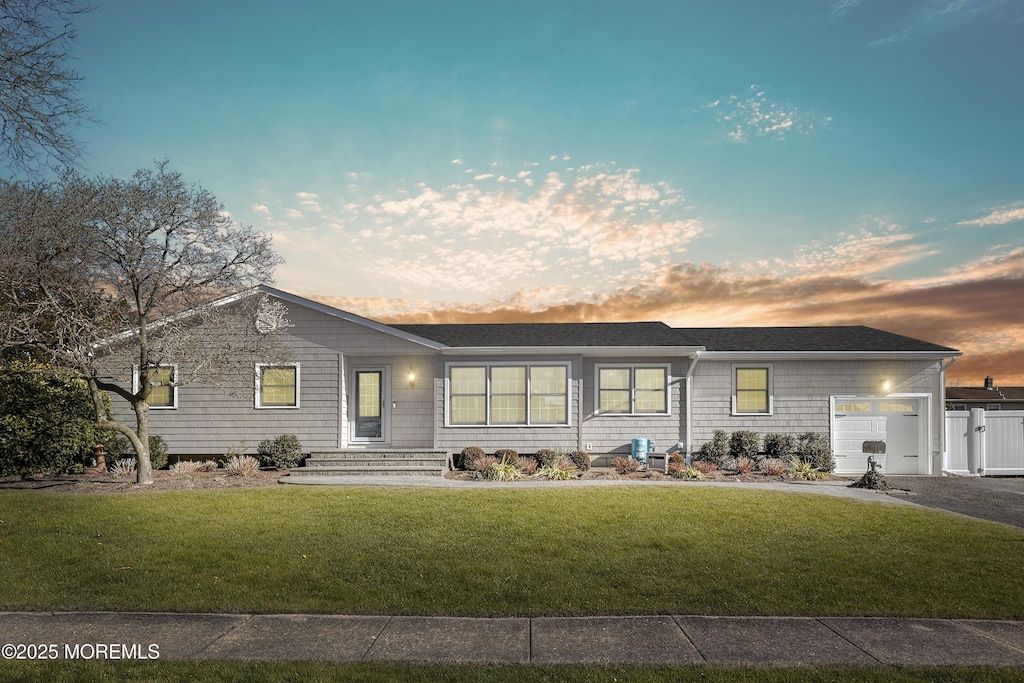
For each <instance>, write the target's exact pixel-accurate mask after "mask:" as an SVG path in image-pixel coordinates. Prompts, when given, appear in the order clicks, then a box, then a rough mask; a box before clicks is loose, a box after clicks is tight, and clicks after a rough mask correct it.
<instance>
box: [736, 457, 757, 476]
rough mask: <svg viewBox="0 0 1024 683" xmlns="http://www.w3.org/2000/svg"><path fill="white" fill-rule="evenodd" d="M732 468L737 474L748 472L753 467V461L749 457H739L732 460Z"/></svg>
mask: <svg viewBox="0 0 1024 683" xmlns="http://www.w3.org/2000/svg"><path fill="white" fill-rule="evenodd" d="M732 469H734V470H736V472H737V473H738V474H749V473H750V470H752V469H754V461H753V460H751V459H750V458H745V457H739V458H736V459H735V460H733V461H732Z"/></svg>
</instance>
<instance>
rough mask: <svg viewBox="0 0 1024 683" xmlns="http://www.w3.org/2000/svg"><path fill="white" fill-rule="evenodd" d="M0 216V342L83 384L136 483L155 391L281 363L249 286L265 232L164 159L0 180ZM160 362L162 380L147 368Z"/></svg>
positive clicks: (270, 325)
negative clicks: (58, 177)
mask: <svg viewBox="0 0 1024 683" xmlns="http://www.w3.org/2000/svg"><path fill="white" fill-rule="evenodd" d="M0 220H2V221H3V223H0V325H2V326H3V327H4V329H5V332H4V334H3V337H0V346H2V347H3V348H4V349H5V350H6V352H7V353H8V354H11V353H21V354H27V353H31V354H34V355H35V356H36V357H41V358H43V359H45V360H46V361H48V362H50V363H51V364H53V365H54V366H55V367H60V368H63V369H65V370H71V371H73V372H75V373H76V374H78V375H79V376H80V377H82V378H84V379H86V380H87V381H88V383H89V386H90V388H91V389H92V394H93V399H94V403H95V407H96V420H97V426H98V427H100V428H102V429H113V430H116V431H118V432H120V433H121V434H123V435H124V436H125V437H127V438H128V440H129V441H130V442H131V443H132V446H133V447H134V448H135V452H136V453H137V454H138V459H139V462H138V467H137V473H138V474H137V476H138V482H139V483H141V484H148V483H151V482H152V468H151V463H150V459H149V398H150V395H151V393H152V391H153V388H154V387H155V386H158V385H160V384H165V385H172V386H180V385H183V384H187V383H191V382H199V381H202V382H206V383H210V384H215V385H218V384H219V385H221V386H223V387H225V388H227V389H231V388H232V387H235V388H237V387H239V386H241V383H242V380H241V379H240V378H243V377H246V376H250V377H251V375H252V372H253V368H254V364H255V363H256V362H280V361H282V360H284V358H285V356H286V351H285V349H284V346H283V345H282V344H281V343H280V332H282V331H283V330H284V329H285V328H286V327H287V325H288V323H287V320H286V319H285V309H284V307H283V305H281V304H280V303H279V302H276V301H274V300H271V299H269V298H267V297H265V296H261V295H259V294H258V292H257V291H256V290H254V289H253V288H254V287H255V286H256V285H258V284H259V283H262V282H270V281H271V279H272V274H273V270H274V268H275V267H276V266H277V265H278V264H279V263H280V262H281V259H280V258H279V257H278V256H277V254H276V253H275V252H274V251H273V249H272V247H271V243H270V237H269V236H267V235H265V234H263V233H260V232H257V231H255V230H253V229H252V228H250V227H246V226H240V225H238V224H236V223H235V222H234V221H232V220H231V218H230V216H229V215H228V214H227V213H226V212H225V211H224V209H223V207H222V206H221V205H220V203H219V202H218V201H217V200H216V198H215V197H214V196H213V195H212V194H211V193H210V192H208V191H207V190H205V189H203V188H201V187H199V186H196V185H188V184H186V183H185V182H184V181H183V180H182V178H181V176H180V175H179V174H178V173H174V172H172V171H169V170H168V168H167V164H166V162H162V163H159V164H157V166H156V169H155V170H148V169H143V170H139V171H137V172H136V173H135V175H134V176H133V177H132V178H131V179H130V180H118V179H113V178H98V179H95V180H87V179H82V178H77V177H68V178H65V180H64V181H63V182H62V183H60V184H59V186H51V185H45V184H37V185H34V186H31V187H24V186H17V185H7V186H6V187H5V188H4V191H2V192H0ZM239 290H242V291H243V294H242V295H239V294H238V292H239ZM246 290H249V291H248V292H247V293H245V292H246ZM171 364H174V365H175V366H177V367H178V368H179V373H178V375H177V376H173V377H169V378H168V377H166V376H164V375H163V374H162V373H161V372H160V370H159V369H160V368H161V367H166V366H168V365H171ZM133 368H134V372H135V373H137V381H136V382H132V381H131V377H130V376H127V375H126V374H125V373H127V372H132V369H133ZM104 392H110V393H112V394H115V395H117V396H120V397H121V398H123V399H124V400H126V401H127V402H128V403H129V404H130V405H131V406H132V409H133V411H134V413H135V422H136V424H135V428H134V429H133V428H131V427H130V426H128V425H126V424H123V423H120V422H116V421H114V420H111V419H108V417H107V415H106V410H105V405H104V400H103V397H104Z"/></svg>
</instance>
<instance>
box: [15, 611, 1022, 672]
mask: <svg viewBox="0 0 1024 683" xmlns="http://www.w3.org/2000/svg"><path fill="white" fill-rule="evenodd" d="M98 639H101V640H98ZM0 645H2V646H3V659H5V660H6V659H14V658H16V655H17V654H18V653H19V652H21V653H22V654H23V657H26V658H27V657H28V655H33V654H34V655H36V656H33V657H31V658H38V656H37V655H38V653H39V649H38V648H39V647H42V646H46V647H47V652H49V653H54V654H55V655H56V656H53V657H49V658H51V659H157V658H159V659H175V660H236V661H273V660H282V661H283V660H302V661H415V662H502V663H515V664H528V663H549V662H563V663H594V664H613V663H648V664H758V665H774V666H783V665H808V664H838V665H847V664H867V665H890V664H897V665H924V666H947V665H971V666H975V665H986V666H1014V667H1024V622H1021V621H986V620H972V619H904V618H871V617H714V616H695V615H689V616H685V615H653V616H631V617H607V616H604V617H602V616H594V617H533V618H525V617H510V618H470V617H413V616H393V617H390V616H346V615H309V614H171V613H114V612H7V613H0ZM50 645H52V646H53V649H52V650H50V649H49V646H50ZM12 646H13V647H14V648H15V649H11V648H12ZM22 646H24V647H22ZM30 646H35V648H36V649H35V650H31V649H30ZM18 648H21V649H20V650H19V649H18ZM12 655H14V656H12Z"/></svg>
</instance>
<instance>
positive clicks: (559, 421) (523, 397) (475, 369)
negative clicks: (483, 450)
mask: <svg viewBox="0 0 1024 683" xmlns="http://www.w3.org/2000/svg"><path fill="white" fill-rule="evenodd" d="M448 424H450V425H453V426H474V425H496V426H510V427H512V426H530V425H567V424H569V366H568V364H564V363H560V364H557V365H547V364H544V365H540V364H537V365H535V364H529V363H523V364H516V363H500V364H499V363H487V364H481V365H450V366H449V368H448Z"/></svg>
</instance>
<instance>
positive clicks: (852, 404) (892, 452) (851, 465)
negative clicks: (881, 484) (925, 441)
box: [832, 398, 927, 474]
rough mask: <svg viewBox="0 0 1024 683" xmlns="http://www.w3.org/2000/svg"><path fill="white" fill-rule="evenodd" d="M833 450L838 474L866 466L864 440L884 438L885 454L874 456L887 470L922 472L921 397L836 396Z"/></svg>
mask: <svg viewBox="0 0 1024 683" xmlns="http://www.w3.org/2000/svg"><path fill="white" fill-rule="evenodd" d="M835 405H836V408H835V432H834V434H833V440H832V450H833V451H834V452H835V456H836V472H837V473H838V474H862V473H863V472H864V471H866V470H867V459H868V455H867V454H866V453H864V442H865V441H884V442H885V457H884V458H882V457H880V456H875V457H876V459H877V460H878V461H879V462H880V463H882V469H883V471H884V472H885V473H886V474H924V473H926V472H927V462H926V456H925V454H924V452H922V451H923V448H922V438H921V425H922V420H921V415H920V410H919V408H920V401H919V400H918V399H906V398H896V399H893V398H888V399H879V398H855V399H850V398H836V399H835Z"/></svg>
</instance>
